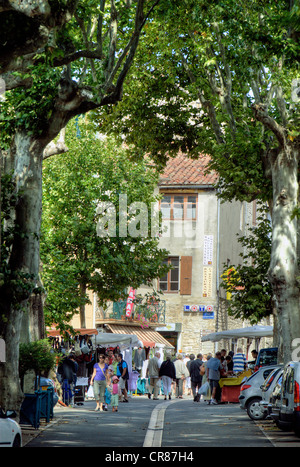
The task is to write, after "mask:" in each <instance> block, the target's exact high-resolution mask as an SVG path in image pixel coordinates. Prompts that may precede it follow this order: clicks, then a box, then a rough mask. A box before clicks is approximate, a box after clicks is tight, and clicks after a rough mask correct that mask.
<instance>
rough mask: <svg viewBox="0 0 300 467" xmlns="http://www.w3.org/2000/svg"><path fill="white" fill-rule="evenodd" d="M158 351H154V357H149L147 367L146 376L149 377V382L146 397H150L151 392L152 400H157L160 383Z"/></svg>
mask: <svg viewBox="0 0 300 467" xmlns="http://www.w3.org/2000/svg"><path fill="white" fill-rule="evenodd" d="M159 359H160V353H159V352H155V354H154V357H152V358H150V360H149V363H148V368H147V376H148V377H149V378H150V384H149V392H148V398H149V399H151V396H152V392H153V400H155V401H157V400H158V397H157V396H158V392H159V384H160V377H159V368H160V363H159Z"/></svg>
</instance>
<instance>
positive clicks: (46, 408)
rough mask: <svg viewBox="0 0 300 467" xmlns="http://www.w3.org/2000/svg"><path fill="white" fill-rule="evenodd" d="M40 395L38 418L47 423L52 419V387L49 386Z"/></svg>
mask: <svg viewBox="0 0 300 467" xmlns="http://www.w3.org/2000/svg"><path fill="white" fill-rule="evenodd" d="M41 392H42V394H41V414H40V418H45V419H46V422H47V423H49V422H50V419H51V418H53V387H51V386H49V387H47V389H46V390H43V389H42V391H41Z"/></svg>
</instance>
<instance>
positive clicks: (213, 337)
mask: <svg viewBox="0 0 300 467" xmlns="http://www.w3.org/2000/svg"><path fill="white" fill-rule="evenodd" d="M272 336H273V326H261V325H256V326H251V327H245V328H238V329H228V330H226V331H220V332H213V333H211V334H208V335H207V336H204V337H202V342H207V341H211V342H218V341H220V340H222V339H241V338H247V339H260V338H261V337H272ZM251 374H252V371H251V370H250V369H247V370H245V371H244V372H242V373H240V374H238V375H233V376H227V377H226V378H221V379H220V381H219V385H220V388H221V390H222V396H221V401H222V402H239V395H240V390H241V385H242V382H243V381H244V380H245V379H246V378H248V377H249V376H251Z"/></svg>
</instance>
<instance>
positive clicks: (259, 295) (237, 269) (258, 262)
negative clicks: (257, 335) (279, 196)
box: [221, 209, 273, 324]
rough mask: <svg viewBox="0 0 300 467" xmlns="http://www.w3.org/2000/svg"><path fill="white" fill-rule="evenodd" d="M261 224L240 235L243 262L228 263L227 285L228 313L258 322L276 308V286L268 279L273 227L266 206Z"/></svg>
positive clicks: (225, 284)
mask: <svg viewBox="0 0 300 467" xmlns="http://www.w3.org/2000/svg"><path fill="white" fill-rule="evenodd" d="M257 222H258V223H257V225H256V226H255V227H251V228H250V229H249V231H250V235H247V236H242V237H240V238H239V239H238V241H239V242H240V243H241V245H242V247H243V250H244V253H241V254H240V256H241V258H242V260H243V261H242V264H240V265H224V270H223V274H222V276H221V277H222V279H223V281H222V283H221V287H223V288H224V289H225V290H226V291H227V293H228V294H229V297H230V300H229V301H228V313H229V315H230V316H233V317H234V318H240V319H246V320H249V321H250V323H251V324H257V323H259V321H260V320H261V319H262V318H265V317H267V316H269V315H271V314H272V312H273V302H272V288H271V284H270V282H269V280H268V269H269V265H270V257H271V242H272V238H271V233H272V227H271V224H270V222H269V221H268V219H267V212H266V209H261V214H260V216H259V217H258V218H257Z"/></svg>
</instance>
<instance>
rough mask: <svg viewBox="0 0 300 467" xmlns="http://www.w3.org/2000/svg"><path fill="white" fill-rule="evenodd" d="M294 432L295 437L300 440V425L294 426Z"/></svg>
mask: <svg viewBox="0 0 300 467" xmlns="http://www.w3.org/2000/svg"><path fill="white" fill-rule="evenodd" d="M294 432H295V435H296V436H297V437H298V438H300V424H296V425H295V426H294Z"/></svg>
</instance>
